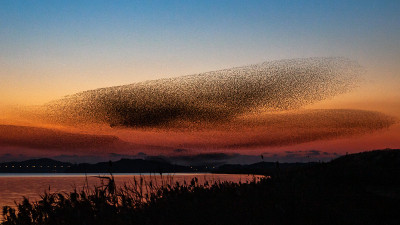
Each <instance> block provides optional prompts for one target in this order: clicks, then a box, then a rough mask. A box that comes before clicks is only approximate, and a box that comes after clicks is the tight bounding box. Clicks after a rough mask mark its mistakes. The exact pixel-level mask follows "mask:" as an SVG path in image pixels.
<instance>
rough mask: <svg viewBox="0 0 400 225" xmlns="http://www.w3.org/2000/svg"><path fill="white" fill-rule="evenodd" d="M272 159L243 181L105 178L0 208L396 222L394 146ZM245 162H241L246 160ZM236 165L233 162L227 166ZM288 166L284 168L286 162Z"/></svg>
mask: <svg viewBox="0 0 400 225" xmlns="http://www.w3.org/2000/svg"><path fill="white" fill-rule="evenodd" d="M253 166H254V167H257V166H261V167H262V168H264V167H265V166H266V167H270V169H271V171H272V170H273V173H271V175H270V177H266V178H262V179H260V180H254V181H252V182H247V183H231V182H217V183H212V184H211V183H207V182H206V183H204V184H199V183H198V180H197V179H196V178H194V179H193V180H192V181H191V182H189V183H183V184H180V183H175V184H174V183H168V182H167V183H166V184H165V185H163V186H157V187H156V186H154V184H153V183H148V184H145V186H146V185H147V186H146V187H147V189H146V190H147V195H146V194H144V192H143V191H142V190H143V189H144V188H145V187H144V186H143V184H142V183H141V182H133V185H132V186H129V187H120V188H117V187H115V183H114V181H113V177H112V176H110V177H109V183H108V184H107V185H105V186H103V187H97V188H96V189H94V190H91V191H90V190H85V191H74V192H71V193H47V194H45V195H43V196H42V199H41V200H40V201H38V202H30V201H29V200H28V199H25V200H24V201H23V202H21V203H19V204H18V205H17V207H18V212H17V211H15V210H14V209H13V208H10V207H5V208H4V209H3V218H4V222H3V223H2V225H19V224H32V225H36V224H37V225H38V224H44V225H52V224H74V225H80V224H99V225H106V224H107V225H109V224H113V225H125V224H207V225H208V224H290V225H292V224H301V225H306V224H307V225H310V224H338V225H339V224H340V225H346V224H351V225H354V224H360V225H361V224H363V225H380V224H386V225H398V224H400V213H399V209H400V150H377V151H371V152H363V153H358V154H351V155H346V156H342V157H339V158H337V159H335V160H332V161H331V162H328V163H312V164H304V165H301V166H289V165H285V164H278V163H277V164H275V168H274V169H273V166H272V165H271V164H270V163H259V164H255V165H253ZM244 167H246V166H244ZM225 168H228V169H229V168H235V169H237V166H232V165H231V166H225ZM284 168H286V169H284Z"/></svg>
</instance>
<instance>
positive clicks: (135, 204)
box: [1, 174, 260, 225]
mask: <svg viewBox="0 0 400 225" xmlns="http://www.w3.org/2000/svg"><path fill="white" fill-rule="evenodd" d="M98 178H99V179H100V180H101V182H100V185H98V186H93V187H90V186H89V184H88V182H86V185H85V186H84V187H83V188H82V189H81V190H77V189H76V188H75V189H74V191H72V192H69V193H52V192H50V191H46V192H45V193H44V194H43V195H41V196H40V200H39V201H34V202H31V201H29V199H27V198H25V197H24V198H23V201H22V202H20V203H17V204H16V208H13V207H10V206H5V207H4V208H3V222H2V223H1V224H2V225H17V224H32V225H33V224H38V225H39V224H41V225H58V224H71V225H78V224H87V225H89V224H93V225H95V224H110V225H118V224H143V222H145V221H146V220H147V218H146V217H147V216H148V215H147V214H148V213H149V210H148V209H149V208H151V207H154V206H155V205H159V204H160V203H161V205H164V202H165V201H168V200H170V199H171V198H174V197H177V196H184V195H190V194H191V193H196V192H202V191H204V190H208V191H211V192H215V191H216V190H218V189H219V190H221V189H226V188H228V187H230V188H236V187H239V186H241V185H243V184H244V183H242V182H239V183H233V182H221V181H215V180H214V181H210V180H205V181H204V183H199V179H198V178H197V177H194V178H193V179H191V180H190V181H189V182H186V181H183V182H178V181H175V180H174V177H173V176H171V175H167V176H163V175H161V176H156V175H153V176H150V177H148V178H145V177H144V176H140V177H138V178H137V177H133V179H132V180H131V181H129V182H126V183H124V184H123V185H121V186H116V183H115V179H114V176H113V175H112V174H111V175H110V176H98ZM259 181H260V179H259V178H256V177H254V178H253V180H252V181H251V182H246V184H256V183H257V182H259ZM157 208H158V207H157ZM157 210H158V209H157ZM157 210H156V211H157Z"/></svg>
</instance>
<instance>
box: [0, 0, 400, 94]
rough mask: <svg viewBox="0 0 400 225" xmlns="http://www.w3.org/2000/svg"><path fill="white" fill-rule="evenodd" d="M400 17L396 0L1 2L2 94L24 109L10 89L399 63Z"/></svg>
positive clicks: (65, 88) (67, 89)
mask: <svg viewBox="0 0 400 225" xmlns="http://www.w3.org/2000/svg"><path fill="white" fill-rule="evenodd" d="M399 12H400V2H399V1H396V0H394V1H378V0H377V1H367V0H365V1H207V0H204V1H15V0H14V1H7V0H3V1H1V2H0V67H1V69H0V78H1V79H2V80H3V81H4V82H3V85H1V84H0V87H1V88H3V93H2V94H3V95H7V96H8V97H9V98H12V97H13V96H16V97H15V99H16V100H15V101H17V102H18V101H21V99H23V98H24V95H23V94H21V92H18V93H15V94H13V93H12V92H13V91H12V90H11V88H10V87H13V88H14V89H13V90H16V92H17V91H21V90H26V89H27V90H29V91H32V92H35V93H37V94H36V95H37V99H44V96H48V95H49V94H48V93H53V96H62V95H64V94H70V93H73V92H77V91H82V90H86V89H92V88H97V87H103V86H112V85H119V84H127V83H132V82H135V81H141V80H147V79H155V78H159V77H170V76H178V75H184V74H192V73H198V72H205V71H209V70H215V69H222V68H227V67H232V66H240V65H247V64H251V63H258V62H262V61H265V60H274V59H282V58H297V57H313V56H345V57H350V58H353V59H356V60H359V61H361V62H363V63H370V62H373V61H376V60H381V61H384V62H388V61H389V64H396V62H397V61H398V60H399V59H400V53H399V52H400V47H399V46H400V13H399ZM110 77H112V78H110ZM52 84H56V85H58V88H57V89H51V88H48V87H47V86H49V85H52ZM6 91H7V93H5V92H6ZM43 101H44V100H43ZM38 102H40V100H38Z"/></svg>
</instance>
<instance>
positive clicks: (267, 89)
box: [39, 57, 363, 129]
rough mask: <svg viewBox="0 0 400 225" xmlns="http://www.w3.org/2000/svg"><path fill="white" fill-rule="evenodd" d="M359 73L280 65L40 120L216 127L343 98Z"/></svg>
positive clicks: (195, 80)
mask: <svg viewBox="0 0 400 225" xmlns="http://www.w3.org/2000/svg"><path fill="white" fill-rule="evenodd" d="M362 71H363V69H362V67H361V66H360V65H359V64H357V63H356V62H354V61H352V60H349V59H346V58H340V57H330V58H304V59H287V60H278V61H271V62H264V63H260V64H254V65H249V66H243V67H236V68H231V69H224V70H218V71H212V72H206V73H200V74H194V75H187V76H181V77H176V78H167V79H158V80H150V81H145V82H139V83H134V84H130V85H123V86H116V87H108V88H101V89H96V90H89V91H85V92H81V93H77V94H74V95H70V96H66V97H64V98H62V99H60V100H56V101H53V102H50V103H48V104H46V105H44V106H43V107H41V110H40V111H41V112H40V113H39V115H41V117H42V118H43V119H46V120H50V121H52V122H56V123H65V124H90V123H106V124H108V125H109V126H111V127H129V128H157V129H159V128H160V129H170V128H173V127H175V126H178V125H179V124H191V125H193V124H195V125H196V124H202V123H211V124H217V125H218V124H219V123H229V121H232V120H235V118H237V117H240V116H243V115H246V114H248V113H252V114H258V113H260V114H261V113H265V112H282V111H288V110H296V109H301V107H303V106H305V105H309V104H312V103H314V102H317V101H321V100H324V99H327V98H331V97H333V96H336V95H338V94H342V93H346V92H348V91H350V90H351V89H353V88H354V87H356V86H357V83H358V81H359V80H360V75H361V73H362ZM177 124H178V125H177ZM194 127H196V126H194Z"/></svg>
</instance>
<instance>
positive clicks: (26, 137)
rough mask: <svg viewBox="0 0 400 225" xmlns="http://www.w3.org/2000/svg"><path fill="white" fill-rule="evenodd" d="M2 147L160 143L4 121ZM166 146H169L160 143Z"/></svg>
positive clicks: (87, 147)
mask: <svg viewBox="0 0 400 225" xmlns="http://www.w3.org/2000/svg"><path fill="white" fill-rule="evenodd" d="M0 147H3V148H5V147H21V148H30V149H39V150H63V151H64V150H65V151H67V152H69V151H75V152H82V150H84V151H83V152H86V151H88V150H90V152H98V153H99V152H103V151H110V150H131V151H133V150H135V149H143V148H144V149H157V148H159V147H157V146H146V145H142V144H134V143H128V142H125V141H122V140H120V139H119V138H118V137H116V136H112V135H92V134H81V133H70V132H65V131H61V130H55V129H48V128H40V127H29V126H15V125H0ZM160 148H161V149H166V148H165V147H160Z"/></svg>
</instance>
